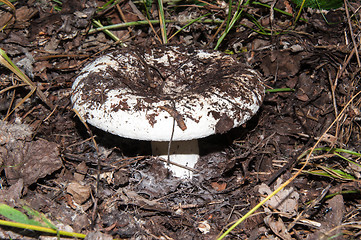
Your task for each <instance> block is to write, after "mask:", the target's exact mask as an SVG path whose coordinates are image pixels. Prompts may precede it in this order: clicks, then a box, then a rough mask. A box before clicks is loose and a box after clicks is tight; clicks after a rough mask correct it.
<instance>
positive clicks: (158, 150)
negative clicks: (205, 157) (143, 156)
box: [152, 139, 199, 178]
mask: <svg viewBox="0 0 361 240" xmlns="http://www.w3.org/2000/svg"><path fill="white" fill-rule="evenodd" d="M152 152H153V155H155V156H159V157H161V158H164V159H168V142H155V141H153V142H152ZM198 159H199V148H198V140H196V139H194V140H189V141H173V142H172V144H171V148H170V152H169V160H170V161H171V162H174V163H177V164H180V165H182V166H186V167H190V168H194V166H195V165H196V163H197V161H198ZM166 167H167V168H168V169H169V170H171V171H172V172H173V176H175V177H180V178H192V175H193V173H192V171H190V170H188V169H186V168H182V167H178V166H176V165H174V164H166Z"/></svg>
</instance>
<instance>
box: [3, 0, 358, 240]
mask: <svg viewBox="0 0 361 240" xmlns="http://www.w3.org/2000/svg"><path fill="white" fill-rule="evenodd" d="M103 4H104V2H101V1H100V2H95V1H63V4H62V5H61V10H56V9H54V6H55V2H50V1H45V2H44V1H34V0H30V1H18V2H16V4H15V8H16V11H15V14H16V19H14V18H11V11H9V10H8V8H7V7H6V6H4V5H1V6H0V26H4V25H5V24H6V23H7V22H8V20H9V19H10V21H9V22H8V24H7V26H6V27H5V28H4V30H3V31H2V32H0V47H1V48H2V49H3V50H4V51H5V52H6V53H7V54H8V56H9V57H10V58H11V59H12V61H13V62H14V63H16V64H17V66H18V67H19V68H20V69H21V70H22V71H23V72H24V73H25V74H26V75H27V76H29V77H30V79H31V80H32V81H33V82H34V83H35V84H36V86H37V88H38V89H39V90H40V91H41V92H43V93H44V94H45V96H46V99H41V98H40V97H39V96H40V93H39V92H40V91H39V90H38V92H35V93H34V94H32V96H31V97H29V98H26V96H27V94H28V93H29V92H30V87H28V86H26V85H24V84H23V82H22V81H21V80H20V79H19V78H18V77H17V76H16V75H14V74H13V73H12V72H11V71H9V70H8V69H6V68H5V67H2V66H1V67H0V79H1V81H0V117H1V119H3V120H4V121H2V122H0V171H1V175H0V177H1V178H0V184H1V189H0V196H1V197H0V202H1V203H5V204H7V205H9V206H12V207H16V208H17V209H19V210H22V211H23V209H22V206H24V205H26V206H29V207H31V208H32V209H34V210H36V211H38V212H41V213H44V214H45V216H46V217H47V218H48V219H50V220H51V221H52V222H53V223H54V224H55V225H56V226H57V227H58V228H59V229H61V230H63V229H65V230H66V231H73V232H78V233H83V234H89V233H90V232H94V231H95V232H102V233H106V234H108V235H110V236H112V237H113V238H123V239H124V238H125V239H128V238H129V239H216V238H217V236H218V235H219V234H220V233H221V232H222V230H223V228H227V227H228V224H230V223H233V222H234V221H236V220H238V219H239V218H240V217H242V216H243V215H245V214H246V213H247V212H248V211H249V210H251V209H252V208H253V207H254V206H256V205H257V204H258V203H259V202H260V201H261V200H262V199H263V198H264V197H266V196H267V195H269V194H270V193H271V192H272V191H273V190H275V189H276V188H277V186H279V185H281V184H282V183H284V182H285V181H287V180H288V179H289V178H290V177H292V176H293V174H295V173H296V171H297V170H298V169H300V168H301V167H302V165H303V164H304V163H305V161H306V156H301V154H302V153H303V152H305V151H307V150H309V149H311V148H312V147H314V146H315V147H316V148H318V149H316V151H315V152H314V153H313V154H312V155H310V156H309V157H310V158H309V162H308V164H307V166H306V167H305V169H304V170H306V171H303V172H302V173H301V174H300V175H298V176H297V177H296V178H295V179H294V180H293V181H292V182H291V183H290V184H289V185H288V186H287V187H285V188H284V189H282V190H281V191H280V192H279V193H278V194H277V196H276V197H275V198H272V199H270V200H269V201H268V202H267V203H266V204H264V205H263V206H262V207H261V208H259V209H258V210H257V212H256V213H255V214H254V215H253V216H251V217H249V218H247V219H246V220H245V221H244V222H242V223H241V224H240V225H238V227H236V228H235V229H234V230H233V231H232V232H231V233H230V234H229V235H228V237H227V238H228V239H328V238H330V237H333V239H357V238H359V235H360V232H359V230H358V229H359V225H357V224H359V222H360V213H359V212H360V209H359V206H360V204H361V195H360V190H359V189H360V184H359V181H360V178H361V174H360V165H358V164H360V153H361V145H360V142H361V141H360V138H361V111H360V105H361V98H360V96H358V95H357V94H359V92H360V90H361V83H360V69H361V65H360V59H359V54H360V53H361V52H360V51H359V52H357V51H358V49H359V45H360V42H361V41H360V33H361V30H360V18H361V16H360V10H359V7H360V6H359V4H357V3H355V2H351V3H348V5H347V9H346V8H340V9H337V10H330V11H324V12H322V13H321V12H320V11H318V10H312V9H304V10H303V13H302V15H301V17H302V18H303V19H304V20H306V21H304V20H302V19H300V20H299V21H298V22H297V23H293V19H294V18H295V17H294V18H292V17H289V16H286V15H284V14H281V13H278V12H274V14H273V15H272V14H271V12H270V9H269V8H263V7H260V6H259V5H250V6H249V7H247V8H246V9H245V13H247V15H246V14H245V15H244V17H242V18H241V19H240V22H239V23H238V25H236V27H235V28H234V29H233V30H232V31H230V32H229V34H228V35H227V37H226V38H225V40H224V41H223V42H222V44H221V45H220V49H219V50H220V51H224V52H228V53H233V56H234V57H236V58H237V59H238V60H239V61H240V62H242V65H245V66H248V67H250V68H253V69H255V70H257V71H258V72H260V74H261V75H262V78H263V80H264V82H263V83H264V85H265V86H266V89H278V88H281V89H289V90H288V91H276V92H272V91H270V92H266V96H265V99H264V102H263V105H262V106H261V108H260V110H259V111H258V113H257V114H256V115H255V116H254V117H253V118H252V119H251V120H250V121H248V122H247V123H245V124H243V125H242V126H241V127H238V128H234V129H232V130H230V131H228V132H227V133H224V134H218V135H213V136H209V137H207V138H204V139H201V140H200V141H199V145H200V153H201V159H200V161H199V162H198V164H197V166H196V170H197V171H196V172H195V173H194V177H193V179H177V178H174V177H172V176H171V174H170V173H169V171H168V170H167V169H166V168H165V167H164V163H163V162H161V161H159V159H157V158H156V157H152V156H151V147H150V144H149V142H144V141H136V140H131V139H124V138H121V137H118V136H114V135H111V134H109V133H106V132H103V131H101V130H99V129H96V128H94V127H92V126H90V125H89V126H86V125H85V124H84V123H83V122H81V121H80V120H79V118H78V117H77V116H76V114H75V113H74V111H72V104H71V102H70V97H71V94H72V90H71V86H72V83H73V81H74V79H75V77H76V76H77V75H78V74H79V72H80V70H81V69H82V67H83V66H85V65H86V64H87V63H89V62H90V61H92V60H94V59H96V58H97V57H98V56H100V55H103V54H105V53H106V52H109V51H110V50H111V49H117V48H120V47H124V44H126V45H128V46H142V47H145V48H146V47H147V46H150V45H155V44H158V45H159V44H160V41H159V40H158V39H160V38H158V37H157V36H156V35H155V34H154V32H153V31H152V30H151V27H150V26H149V25H147V24H144V25H139V26H130V27H123V28H118V29H112V30H111V31H112V32H113V34H115V35H116V36H117V37H118V38H119V39H121V41H122V42H121V43H115V42H114V40H112V39H111V38H109V37H108V35H106V34H104V33H103V32H101V31H92V32H89V30H90V29H91V28H92V27H91V26H92V25H91V21H92V19H97V20H101V22H102V23H103V25H110V24H117V23H123V22H131V21H140V20H145V15H143V14H145V10H144V5H143V4H135V3H133V2H127V1H122V2H120V3H119V4H118V5H115V6H113V7H111V8H108V9H107V10H99V11H96V10H97V8H96V7H97V6H102V5H103ZM269 4H272V1H270V3H269ZM165 7H166V8H165V10H166V18H167V19H172V20H176V21H175V22H174V23H169V24H168V25H167V31H168V36H171V35H172V34H173V33H175V32H176V31H177V28H179V27H182V26H184V25H185V24H184V23H179V21H180V20H181V19H183V18H186V19H189V18H192V19H195V18H197V17H199V16H202V15H204V14H206V13H208V12H211V13H212V17H213V20H214V21H208V22H203V23H202V22H197V23H194V24H192V25H191V26H190V27H188V28H186V29H185V30H184V31H182V32H180V33H178V34H177V35H175V37H173V38H171V39H170V41H169V43H170V44H175V45H190V46H194V47H195V48H205V49H209V50H211V49H213V48H214V47H215V45H216V42H217V40H218V39H219V37H220V35H219V34H217V29H218V26H220V24H221V21H218V20H222V19H225V18H226V17H227V9H228V6H227V7H222V5H221V2H218V3H214V4H206V5H204V6H203V5H196V4H195V3H193V2H189V3H187V5H183V6H179V5H178V6H175V5H173V4H171V3H167V4H166V5H165ZM275 7H277V8H279V9H282V10H284V11H286V12H290V13H293V14H294V15H297V9H296V7H295V6H294V5H292V4H290V3H289V2H288V1H283V0H280V1H277V4H276V5H275ZM149 14H150V16H149V17H150V18H151V19H158V16H157V14H158V11H157V5H156V4H154V6H151V11H150V13H149ZM247 16H253V17H254V18H255V19H258V20H259V22H260V24H261V25H262V26H263V27H264V28H267V29H272V34H271V35H266V34H258V33H256V32H254V31H253V30H252V29H256V26H255V25H254V24H253V23H252V22H251V21H250V20H249V19H250V18H247ZM210 19H212V18H210ZM326 20H327V22H326ZM152 25H153V28H154V29H155V31H156V32H157V35H160V29H159V25H158V24H152ZM221 32H222V31H221ZM270 32H271V31H270ZM214 36H215V37H214ZM354 96H356V97H355V98H353V97H354ZM24 98H26V100H25V101H24V102H21V100H22V99H24ZM351 100H352V101H351ZM350 101H351V102H350ZM17 105H19V106H18V107H17V108H16V109H15V110H14V111H13V112H10V111H11V110H12V109H14V108H15V106H17ZM330 126H331V127H330ZM316 144H317V145H316ZM320 148H322V149H320ZM335 148H336V149H343V150H345V151H343V150H339V151H335V150H333V149H335ZM350 151H352V152H350ZM353 152H355V153H354V154H352V153H353ZM356 153H358V154H356ZM340 156H341V157H340ZM353 162H355V163H358V164H354V163H353ZM326 174H328V175H326ZM1 219H6V220H9V219H7V218H5V217H1ZM40 235H41V234H40V233H37V232H33V231H29V230H23V229H21V230H18V229H15V228H11V229H10V228H5V227H3V228H1V229H0V238H1V239H10V238H11V239H36V238H39V236H40ZM41 238H42V239H47V238H46V237H45V236H44V235H42V236H41ZM90 239H93V238H90ZM94 239H95V238H94ZM104 239H105V238H104Z"/></svg>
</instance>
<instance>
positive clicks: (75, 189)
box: [66, 181, 91, 204]
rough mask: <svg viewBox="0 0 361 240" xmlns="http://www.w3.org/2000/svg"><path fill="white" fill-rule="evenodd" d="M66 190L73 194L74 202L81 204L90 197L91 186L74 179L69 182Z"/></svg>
mask: <svg viewBox="0 0 361 240" xmlns="http://www.w3.org/2000/svg"><path fill="white" fill-rule="evenodd" d="M66 191H67V192H68V193H69V194H71V195H72V196H73V199H74V202H75V203H77V204H83V203H84V202H85V201H86V200H88V198H89V197H90V192H91V188H90V186H87V185H84V184H81V183H80V182H75V181H74V182H71V183H69V185H68V187H67V189H66Z"/></svg>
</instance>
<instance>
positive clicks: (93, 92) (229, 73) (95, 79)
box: [71, 45, 264, 141]
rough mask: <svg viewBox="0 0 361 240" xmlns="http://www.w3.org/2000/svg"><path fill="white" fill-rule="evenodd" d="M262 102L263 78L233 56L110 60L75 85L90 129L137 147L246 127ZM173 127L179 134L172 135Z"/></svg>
mask: <svg viewBox="0 0 361 240" xmlns="http://www.w3.org/2000/svg"><path fill="white" fill-rule="evenodd" d="M263 97H264V87H263V85H262V84H261V78H260V75H259V74H258V73H257V72H256V71H254V70H252V69H250V68H249V67H247V66H246V65H245V64H243V63H241V62H239V61H237V59H235V58H234V57H233V56H230V55H226V54H223V53H221V52H217V51H209V50H203V49H196V48H194V47H185V46H173V45H170V46H169V45H161V46H154V47H149V48H143V47H129V48H123V49H119V50H116V51H112V52H109V53H107V54H105V55H103V56H101V57H99V58H97V59H96V60H95V61H93V62H91V63H90V64H88V65H87V66H86V67H85V68H84V69H83V70H82V71H81V72H80V74H79V75H78V76H77V77H76V79H75V81H74V84H73V94H72V98H71V100H72V102H73V107H74V109H75V110H77V111H78V112H79V114H80V115H81V116H82V117H83V118H84V119H85V120H86V121H87V122H88V123H90V124H91V125H93V126H96V127H97V128H100V129H102V130H105V131H108V132H110V133H113V134H116V135H119V136H122V137H126V138H132V139H139V140H149V141H169V140H170V138H171V134H172V130H173V129H174V133H173V138H172V139H173V140H175V141H180V140H190V139H198V138H202V137H206V136H209V135H212V134H215V133H224V132H227V131H228V130H230V129H231V128H233V127H237V126H239V125H241V124H243V123H245V122H246V121H247V120H249V119H250V118H251V117H252V116H253V115H254V114H255V113H256V112H257V110H258V109H259V107H260V105H261V103H262V101H263ZM173 125H174V127H173Z"/></svg>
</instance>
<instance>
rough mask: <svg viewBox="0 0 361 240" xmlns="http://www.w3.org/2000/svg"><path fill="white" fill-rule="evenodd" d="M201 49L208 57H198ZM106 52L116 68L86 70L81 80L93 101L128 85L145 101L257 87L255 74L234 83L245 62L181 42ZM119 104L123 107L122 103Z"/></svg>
mask: <svg viewBox="0 0 361 240" xmlns="http://www.w3.org/2000/svg"><path fill="white" fill-rule="evenodd" d="M202 52H203V53H205V54H209V56H211V57H209V58H200V57H199V53H202ZM197 54H198V56H197ZM108 55H109V56H110V57H111V58H113V59H114V60H116V61H117V62H118V64H119V69H114V68H112V67H107V68H106V70H104V71H99V72H95V73H89V77H87V78H86V79H84V80H83V81H84V89H83V91H84V92H87V93H88V94H87V95H86V96H87V97H89V98H90V100H91V101H92V102H94V104H96V105H97V104H102V103H103V102H104V101H106V95H105V93H106V92H107V91H110V90H112V89H120V88H125V89H128V91H129V92H130V93H133V94H137V95H139V96H142V97H144V100H145V101H148V102H153V101H159V100H177V99H180V98H184V96H185V95H189V96H191V95H193V94H204V95H207V94H210V89H212V88H213V89H218V90H219V91H221V92H226V93H227V94H228V95H230V96H235V97H236V96H239V95H240V94H243V93H244V92H247V91H252V90H253V89H258V88H260V87H259V85H260V83H259V81H258V80H257V79H256V78H254V79H252V78H251V79H249V80H248V82H247V85H241V84H237V83H236V82H237V81H238V79H237V76H241V75H242V74H250V72H249V70H248V68H247V66H246V65H245V64H243V63H240V62H238V61H237V60H235V59H234V58H233V57H231V56H228V55H225V54H220V53H217V54H216V53H214V52H211V51H207V50H195V49H194V48H193V47H185V46H157V47H152V48H144V47H130V48H123V49H118V50H116V51H112V52H111V53H108ZM124 59H127V61H124ZM104 64H105V63H104ZM82 74H87V72H83V73H82ZM80 76H81V75H80ZM88 100H89V99H88ZM117 107H119V106H117ZM120 107H121V108H122V109H124V108H127V106H126V105H122V106H120Z"/></svg>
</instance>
